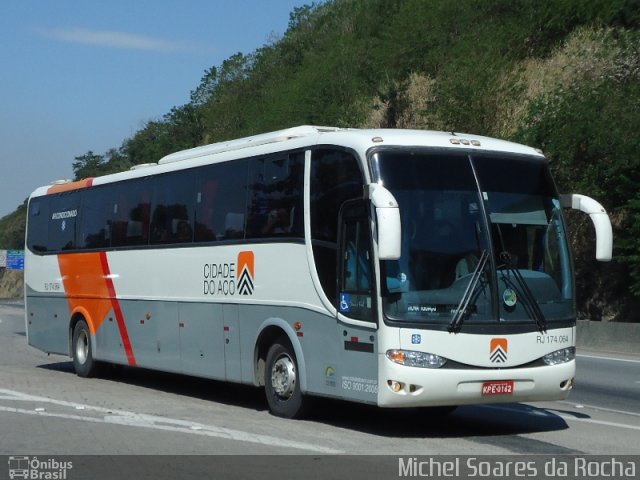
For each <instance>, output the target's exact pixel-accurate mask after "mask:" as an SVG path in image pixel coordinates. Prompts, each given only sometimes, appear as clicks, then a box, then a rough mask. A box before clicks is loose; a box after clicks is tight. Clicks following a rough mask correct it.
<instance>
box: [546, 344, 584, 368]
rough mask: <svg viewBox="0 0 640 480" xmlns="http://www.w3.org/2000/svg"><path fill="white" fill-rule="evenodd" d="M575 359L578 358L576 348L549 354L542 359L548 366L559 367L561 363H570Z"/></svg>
mask: <svg viewBox="0 0 640 480" xmlns="http://www.w3.org/2000/svg"><path fill="white" fill-rule="evenodd" d="M574 358H576V347H568V348H563V349H561V350H556V351H555V352H551V353H547V354H546V355H545V356H544V357H542V360H543V361H544V363H546V364H547V365H559V364H561V363H567V362H570V361H571V360H573V359H574Z"/></svg>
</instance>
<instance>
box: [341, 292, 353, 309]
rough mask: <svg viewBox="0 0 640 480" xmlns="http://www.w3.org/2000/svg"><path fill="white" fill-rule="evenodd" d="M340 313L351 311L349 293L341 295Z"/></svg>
mask: <svg viewBox="0 0 640 480" xmlns="http://www.w3.org/2000/svg"><path fill="white" fill-rule="evenodd" d="M340 311H341V312H346V313H349V312H350V311H351V295H349V294H348V293H341V294H340Z"/></svg>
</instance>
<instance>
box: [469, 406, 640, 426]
mask: <svg viewBox="0 0 640 480" xmlns="http://www.w3.org/2000/svg"><path fill="white" fill-rule="evenodd" d="M558 403H571V402H562V401H559V402H558ZM571 405H573V404H571ZM478 406H481V407H483V408H491V409H496V410H509V411H512V412H518V413H527V414H529V415H539V416H552V415H553V416H556V417H560V418H562V419H563V420H571V421H576V422H584V423H594V424H596V425H606V426H608V427H618V428H626V429H629V430H640V425H627V424H624V423H616V422H605V421H603V420H594V419H593V418H578V417H574V416H571V415H567V414H562V413H559V411H558V410H555V409H553V408H540V407H538V408H539V410H534V411H531V412H523V411H522V410H520V409H518V408H514V407H509V406H502V405H478ZM585 407H586V408H595V409H599V410H602V409H601V408H599V407H589V406H585ZM608 411H611V412H615V413H623V414H625V415H633V416H640V414H637V413H634V412H625V411H622V410H608Z"/></svg>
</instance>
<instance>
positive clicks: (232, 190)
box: [195, 159, 247, 242]
mask: <svg viewBox="0 0 640 480" xmlns="http://www.w3.org/2000/svg"><path fill="white" fill-rule="evenodd" d="M196 178H197V179H196V188H195V191H196V195H195V201H196V208H195V212H196V214H195V219H196V224H195V229H196V233H195V235H196V237H195V241H196V242H209V241H215V240H235V239H238V240H241V239H244V236H245V233H244V231H245V222H246V218H245V212H246V205H247V160H244V159H243V160H236V161H233V162H226V163H219V164H213V165H209V166H207V167H205V168H203V169H202V170H199V171H198V175H197V177H196Z"/></svg>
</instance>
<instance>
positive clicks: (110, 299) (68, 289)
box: [58, 252, 136, 366]
mask: <svg viewBox="0 0 640 480" xmlns="http://www.w3.org/2000/svg"><path fill="white" fill-rule="evenodd" d="M58 264H59V266H60V272H61V273H62V283H63V285H64V290H65V293H66V295H67V302H68V303H69V309H70V310H71V314H72V315H73V314H75V313H81V314H82V315H83V316H84V317H85V319H86V320H87V323H88V325H89V330H90V331H91V334H92V335H95V334H96V332H97V331H98V330H100V327H101V326H102V324H103V322H104V321H105V319H106V318H107V314H108V313H109V312H110V311H111V310H113V311H114V313H115V315H116V319H117V322H118V330H119V331H120V337H121V339H122V345H123V346H124V349H125V353H126V355H127V361H128V362H129V365H132V366H135V364H136V359H135V356H134V354H133V349H132V347H131V342H130V340H129V333H128V332H127V327H126V324H125V322H124V315H123V314H122V309H121V308H120V302H119V301H118V299H117V298H116V293H115V287H114V285H113V280H111V276H110V270H109V264H108V262H107V254H106V253H104V252H101V253H74V254H66V255H58Z"/></svg>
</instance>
